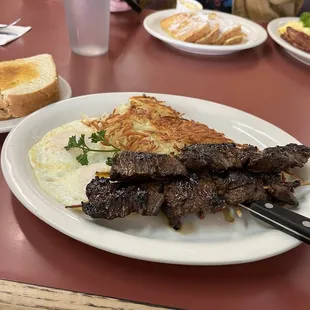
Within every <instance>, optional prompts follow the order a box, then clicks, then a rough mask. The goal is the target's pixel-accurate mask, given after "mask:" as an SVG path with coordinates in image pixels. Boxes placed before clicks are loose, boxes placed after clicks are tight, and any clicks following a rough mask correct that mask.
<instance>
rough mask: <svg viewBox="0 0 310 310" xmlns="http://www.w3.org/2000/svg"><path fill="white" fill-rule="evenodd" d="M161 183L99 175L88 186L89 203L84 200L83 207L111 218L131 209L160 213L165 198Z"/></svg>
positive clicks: (120, 215)
mask: <svg viewBox="0 0 310 310" xmlns="http://www.w3.org/2000/svg"><path fill="white" fill-rule="evenodd" d="M160 191H161V186H160V185H159V184H153V183H147V184H134V185H129V184H126V183H115V182H111V181H110V180H109V179H105V178H99V177H96V178H95V179H93V180H92V181H91V182H90V183H89V184H88V185H87V187H86V196H87V197H88V200H89V202H88V203H82V210H83V212H84V213H85V214H87V215H89V216H90V217H92V218H103V219H107V220H112V219H115V218H123V217H125V216H127V215H129V214H131V213H139V214H141V215H147V216H152V215H157V214H158V212H159V210H160V207H161V206H162V204H163V202H164V195H163V193H161V192H160Z"/></svg>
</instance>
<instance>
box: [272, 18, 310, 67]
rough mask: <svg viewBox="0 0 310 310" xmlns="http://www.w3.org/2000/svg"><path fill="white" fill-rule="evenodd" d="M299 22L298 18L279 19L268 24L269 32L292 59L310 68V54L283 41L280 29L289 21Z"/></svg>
mask: <svg viewBox="0 0 310 310" xmlns="http://www.w3.org/2000/svg"><path fill="white" fill-rule="evenodd" d="M294 20H296V21H298V20H299V18H298V17H282V18H277V19H274V20H273V21H271V22H270V23H269V24H268V27H267V30H268V33H269V35H270V36H271V38H272V39H273V40H274V41H275V42H277V43H278V44H279V45H281V46H282V47H283V48H284V49H285V51H286V52H287V53H288V54H290V55H291V56H292V57H294V58H295V59H297V60H299V61H300V62H302V63H304V64H305V65H308V66H310V54H309V53H306V52H304V51H302V50H300V49H298V48H296V47H294V46H293V45H291V44H289V43H288V42H286V41H285V40H283V39H282V38H281V37H280V35H279V33H278V29H279V28H280V27H282V26H283V25H285V24H286V23H288V22H289V21H294Z"/></svg>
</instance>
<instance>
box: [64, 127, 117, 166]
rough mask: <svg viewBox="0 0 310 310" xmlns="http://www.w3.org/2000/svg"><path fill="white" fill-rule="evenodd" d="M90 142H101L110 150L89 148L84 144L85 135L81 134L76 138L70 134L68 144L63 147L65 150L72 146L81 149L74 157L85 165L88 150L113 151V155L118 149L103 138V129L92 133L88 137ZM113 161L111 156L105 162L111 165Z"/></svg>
mask: <svg viewBox="0 0 310 310" xmlns="http://www.w3.org/2000/svg"><path fill="white" fill-rule="evenodd" d="M89 139H90V140H91V142H92V143H98V142H101V143H102V144H103V145H106V146H110V147H111V149H110V150H94V149H91V148H89V147H88V146H87V145H86V142H85V135H84V134H82V135H81V136H80V138H79V139H78V140H77V139H76V136H72V137H70V138H69V141H68V145H66V146H65V149H66V150H67V151H69V150H71V149H73V148H78V149H81V150H82V153H81V154H80V155H79V156H77V157H76V160H77V161H78V162H79V163H80V164H81V165H82V166H86V165H88V157H87V153H88V152H105V153H111V152H114V155H115V154H116V153H117V152H119V151H120V149H118V148H117V147H115V146H114V145H112V144H111V143H109V142H108V140H107V139H106V138H105V130H101V131H98V132H97V133H93V134H92V135H91V136H90V138H89ZM112 163H113V157H108V158H107V160H106V164H107V165H109V166H111V165H112Z"/></svg>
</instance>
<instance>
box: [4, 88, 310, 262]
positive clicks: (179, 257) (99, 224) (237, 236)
mask: <svg viewBox="0 0 310 310" xmlns="http://www.w3.org/2000/svg"><path fill="white" fill-rule="evenodd" d="M134 95H141V93H105V94H95V95H88V96H83V97H76V98H71V99H69V100H66V101H63V102H58V103H56V104H53V105H50V106H47V107H45V108H43V109H40V110H38V111H36V112H34V113H33V114H31V115H29V116H28V117H27V118H25V119H24V120H23V121H22V122H21V123H20V124H18V125H17V126H16V127H15V128H14V129H13V130H12V131H11V132H10V133H9V135H8V137H7V139H6V140H5V143H4V145H3V148H2V155H1V165H2V171H3V175H4V177H5V179H6V181H7V183H8V185H9V187H10V189H11V190H12V192H13V193H14V195H15V196H16V197H17V198H18V199H19V201H20V202H21V203H22V204H23V205H24V206H25V207H26V208H27V209H28V210H30V211H31V212H32V213H33V214H35V215H36V216H37V217H39V218H40V219H41V220H43V221H44V222H46V223H47V224H49V225H51V226H52V227H54V228H55V229H57V230H59V231H61V232H62V233H64V234H66V235H68V236H70V237H72V238H74V239H77V240H79V241H81V242H84V243H86V244H89V245H91V246H94V247H97V248H99V249H102V250H106V251H109V252H112V253H115V254H119V255H123V256H127V257H132V258H137V259H142V260H148V261H156V262H162V263H174V264H188V265H221V264H235V263H244V262H249V261H256V260H260V259H263V258H267V257H270V256H274V255H277V254H280V253H283V252H285V251H288V250H290V249H292V248H294V247H296V246H297V245H299V244H300V242H299V241H298V240H296V239H294V238H293V237H290V236H288V235H286V234H284V233H282V232H281V231H277V230H275V229H272V228H271V227H269V226H267V225H265V224H263V223H261V222H259V221H258V220H255V218H254V217H251V216H250V215H248V214H246V212H243V213H244V218H245V219H246V221H247V224H248V225H245V223H244V221H243V220H241V219H237V220H236V221H235V223H228V222H226V221H225V220H224V219H223V215H222V213H218V214H215V215H207V216H206V218H205V219H204V220H200V219H198V217H197V216H196V215H193V216H189V217H188V218H186V220H185V221H184V223H183V228H184V229H183V231H182V233H177V232H174V231H173V230H172V229H170V228H169V227H168V225H167V222H166V220H165V219H164V217H162V216H158V217H142V216H138V215H132V216H129V217H127V218H125V219H117V220H113V221H107V220H97V221H93V220H91V219H89V218H87V217H86V216H84V214H83V213H82V212H77V211H74V210H69V209H65V208H64V206H63V205H61V204H59V203H58V202H56V201H55V200H54V199H53V198H51V197H50V196H49V195H47V194H46V193H45V192H44V191H43V190H42V189H41V188H40V186H39V184H38V182H37V180H36V178H35V176H34V174H33V172H32V168H31V166H30V163H29V161H28V151H29V149H30V148H31V147H32V146H33V145H34V144H35V143H36V142H37V141H39V140H40V139H41V138H42V137H43V136H44V135H45V134H46V133H47V132H49V131H50V130H52V129H53V128H55V127H58V126H60V125H63V124H65V123H68V122H71V121H73V120H77V119H80V116H81V114H84V115H85V114H86V115H88V116H90V117H92V116H98V115H102V114H103V113H111V112H112V111H113V109H114V108H115V107H117V106H119V105H120V104H124V103H126V102H127V101H128V99H129V97H131V96H134ZM148 95H151V96H155V97H156V98H157V99H158V100H163V101H166V103H167V104H168V105H171V106H172V107H173V108H175V109H177V110H178V111H180V112H183V113H185V117H187V118H190V119H194V120H197V121H201V122H204V123H206V124H208V125H209V126H210V127H211V128H215V129H216V130H218V131H221V132H224V133H225V134H226V135H227V136H228V137H230V138H232V139H233V140H235V141H238V142H240V143H251V144H254V145H257V146H259V147H260V148H264V147H266V146H274V145H278V144H281V145H284V144H287V143H290V142H297V141H296V140H295V139H294V138H293V137H291V136H290V135H289V134H287V133H285V132H284V131H282V130H281V129H279V128H277V127H275V126H273V125H271V124H270V123H267V122H265V121H263V120H261V119H259V118H257V117H255V116H252V115H250V114H247V113H245V112H242V111H239V110H236V109H233V108H230V107H227V106H224V105H220V104H216V103H213V102H209V101H204V100H200V99H193V98H187V97H180V96H172V95H163V94H148ZM301 171H303V174H304V175H306V176H308V175H309V167H304V168H303V169H302V170H301ZM297 194H298V198H299V199H300V201H301V205H300V210H299V211H298V212H301V213H302V214H304V215H305V216H308V217H310V207H309V206H310V193H309V189H307V188H306V187H303V188H301V189H300V191H298V193H297Z"/></svg>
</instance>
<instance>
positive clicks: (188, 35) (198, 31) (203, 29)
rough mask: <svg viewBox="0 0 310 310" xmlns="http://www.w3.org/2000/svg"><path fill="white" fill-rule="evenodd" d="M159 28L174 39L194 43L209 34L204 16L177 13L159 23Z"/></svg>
mask: <svg viewBox="0 0 310 310" xmlns="http://www.w3.org/2000/svg"><path fill="white" fill-rule="evenodd" d="M160 24H161V27H162V28H163V29H164V30H165V31H166V32H168V33H169V34H170V35H171V36H173V37H174V38H175V39H178V40H180V41H184V42H190V43H194V42H196V41H197V40H199V39H201V38H202V37H204V36H206V34H207V33H209V32H210V26H209V24H208V22H207V18H206V17H205V16H204V15H200V14H193V13H178V14H175V15H172V16H170V17H167V18H165V19H163V20H162V21H161V23H160Z"/></svg>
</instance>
